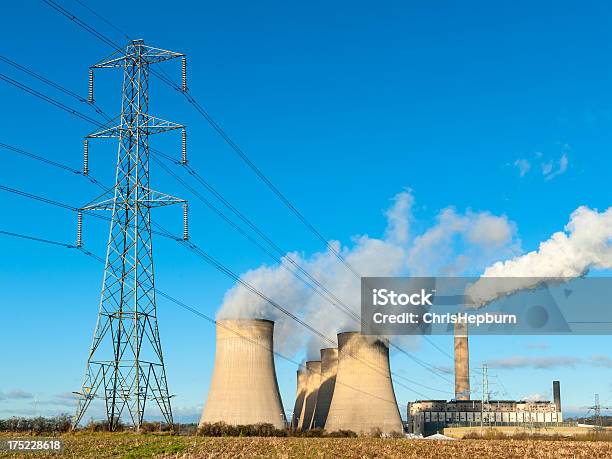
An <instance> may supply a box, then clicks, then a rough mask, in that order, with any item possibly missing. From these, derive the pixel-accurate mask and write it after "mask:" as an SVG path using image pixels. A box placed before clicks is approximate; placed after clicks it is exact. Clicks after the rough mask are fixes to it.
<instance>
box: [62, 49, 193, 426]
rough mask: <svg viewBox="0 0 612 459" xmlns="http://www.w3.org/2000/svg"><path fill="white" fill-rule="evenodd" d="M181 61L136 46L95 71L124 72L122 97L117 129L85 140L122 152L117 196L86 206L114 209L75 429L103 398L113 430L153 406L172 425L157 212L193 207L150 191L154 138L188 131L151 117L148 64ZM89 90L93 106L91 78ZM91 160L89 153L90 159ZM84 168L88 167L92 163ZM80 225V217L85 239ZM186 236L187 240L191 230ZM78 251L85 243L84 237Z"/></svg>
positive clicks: (169, 53) (167, 53) (173, 55)
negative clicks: (113, 143)
mask: <svg viewBox="0 0 612 459" xmlns="http://www.w3.org/2000/svg"><path fill="white" fill-rule="evenodd" d="M177 57H182V58H183V67H184V59H185V58H184V55H183V54H179V53H174V52H172V51H166V50H162V49H158V48H153V47H150V46H147V45H145V44H144V41H143V40H134V41H132V42H130V43H129V44H128V45H127V47H126V48H125V52H121V53H115V54H113V55H112V56H110V57H109V58H107V59H105V60H103V61H101V62H99V63H97V64H95V65H94V66H92V69H94V68H117V67H121V68H123V91H122V108H121V115H120V117H119V120H118V124H117V125H115V126H109V127H107V128H103V129H101V130H99V131H97V132H94V133H92V134H89V135H88V136H87V137H86V139H90V138H107V137H117V138H118V139H119V150H118V155H117V169H116V180H115V186H114V192H113V197H112V198H109V199H103V200H101V201H98V202H93V203H90V204H88V205H86V206H85V207H83V208H82V210H112V219H111V225H110V234H109V238H108V248H107V253H106V264H105V268H104V279H103V283H102V294H101V298H100V309H99V314H98V321H97V324H96V327H95V331H94V337H93V342H92V345H91V349H90V351H89V355H88V357H87V367H86V370H85V377H84V379H83V384H82V388H81V391H80V392H77V394H78V396H79V397H78V398H79V401H78V407H77V412H76V416H75V418H74V421H73V428H75V427H76V426H77V425H78V424H79V423H80V421H81V420H82V419H83V416H84V414H85V412H86V411H87V409H88V408H89V406H90V404H91V402H92V401H93V400H94V399H96V398H99V399H102V400H104V403H105V407H106V416H107V419H108V423H109V428H110V430H116V428H117V426H118V425H119V422H120V420H121V419H122V418H123V419H129V421H130V422H131V423H132V424H133V426H134V427H135V429H136V430H138V429H139V428H140V426H141V425H142V422H143V419H144V413H145V409H146V407H147V406H148V405H147V402H149V401H152V402H154V403H155V404H156V405H157V406H158V408H159V410H160V411H161V414H162V416H163V418H164V420H165V421H166V422H167V423H168V424H170V425H173V418H172V407H171V404H170V398H171V395H170V393H169V392H168V383H167V379H166V370H165V367H164V358H163V353H162V346H161V342H160V337H159V329H158V324H157V312H156V299H155V281H154V269H153V244H152V238H151V216H150V209H151V208H153V207H159V206H167V205H172V204H178V203H183V204H184V205H185V212H186V209H187V207H186V202H185V201H184V200H182V199H179V198H175V197H173V196H169V195H166V194H164V193H160V192H158V191H154V190H152V189H151V188H150V187H149V146H148V137H149V135H151V134H157V133H161V132H166V131H169V130H174V129H183V132H184V126H182V125H179V124H176V123H172V122H169V121H165V120H162V119H159V118H155V117H154V116H151V115H149V114H148V106H149V95H148V89H149V65H150V64H154V63H158V62H162V61H166V60H169V59H174V58H177ZM183 77H184V75H183ZM90 85H91V86H90V100H93V76H92V74H90ZM184 86H186V85H185V84H184ZM184 137H185V136H184V135H183V138H184ZM86 145H87V142H86ZM183 147H184V145H183ZM87 154H88V149H87V147H86V150H85V155H86V156H85V158H87ZM85 164H86V166H85V167H87V159H86V160H85ZM81 220H82V217H81V216H80V219H79V238H80V224H81ZM185 222H186V216H185ZM185 224H186V223H185ZM184 234H185V236H184V237H185V238H186V237H187V229H186V228H185V231H184ZM77 245H78V246H80V245H81V240H80V239H79V241H78V242H77Z"/></svg>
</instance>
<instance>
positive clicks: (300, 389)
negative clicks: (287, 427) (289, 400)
mask: <svg viewBox="0 0 612 459" xmlns="http://www.w3.org/2000/svg"><path fill="white" fill-rule="evenodd" d="M306 377H307V376H306V369H305V368H304V367H302V366H300V368H298V370H297V389H296V391H295V405H294V406H293V416H292V417H291V428H292V429H293V430H297V429H298V426H299V423H300V416H301V415H302V408H303V407H304V397H305V395H306Z"/></svg>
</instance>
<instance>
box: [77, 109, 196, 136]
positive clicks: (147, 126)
mask: <svg viewBox="0 0 612 459" xmlns="http://www.w3.org/2000/svg"><path fill="white" fill-rule="evenodd" d="M141 117H142V120H141V122H140V123H139V124H138V126H125V125H121V124H119V125H116V126H110V127H105V128H103V129H101V130H99V131H95V132H92V133H91V134H89V135H87V136H86V138H88V139H99V138H111V137H119V136H120V135H121V134H122V133H131V132H133V131H135V130H136V129H138V130H140V131H144V132H145V133H146V134H147V135H152V134H160V133H162V132H167V131H173V130H175V129H184V128H185V126H184V125H182V124H178V123H174V122H172V121H167V120H164V119H161V118H157V117H155V116H151V115H148V114H145V113H141Z"/></svg>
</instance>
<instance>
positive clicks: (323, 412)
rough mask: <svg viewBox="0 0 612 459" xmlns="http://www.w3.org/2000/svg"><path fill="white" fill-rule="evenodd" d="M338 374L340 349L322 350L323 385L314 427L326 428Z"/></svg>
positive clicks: (319, 395)
mask: <svg viewBox="0 0 612 459" xmlns="http://www.w3.org/2000/svg"><path fill="white" fill-rule="evenodd" d="M337 373H338V349H337V348H335V347H332V348H327V349H321V385H320V386H319V394H318V395H317V406H316V408H315V415H314V422H313V427H318V428H321V429H322V428H323V427H325V421H327V414H328V413H329V406H330V405H331V401H332V396H333V395H334V387H335V386H336V374H337Z"/></svg>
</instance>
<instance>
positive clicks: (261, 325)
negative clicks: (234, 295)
mask: <svg viewBox="0 0 612 459" xmlns="http://www.w3.org/2000/svg"><path fill="white" fill-rule="evenodd" d="M273 333H274V322H272V321H270V320H262V319H236V320H219V321H217V350H216V354H215V366H214V370H213V375H212V381H211V384H210V390H209V391H208V399H207V401H206V405H205V406H204V411H203V413H202V418H201V419H200V424H202V423H205V422H208V423H212V422H219V421H223V422H225V423H227V424H257V423H260V422H264V423H270V424H273V425H274V426H275V427H277V428H279V429H281V428H284V427H285V412H284V410H283V404H282V402H281V398H280V393H279V391H278V383H277V381H276V372H275V369H274V357H273V352H272V349H273Z"/></svg>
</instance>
